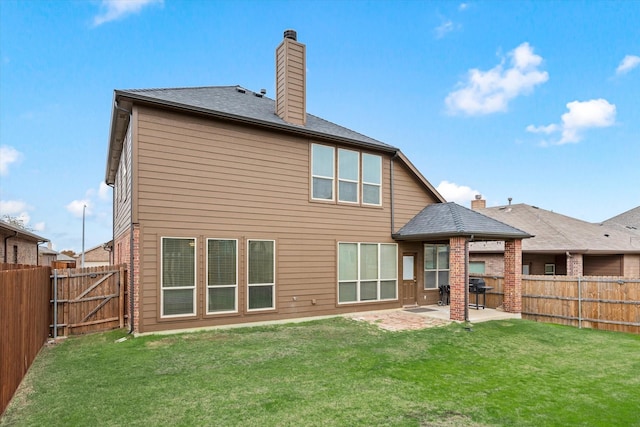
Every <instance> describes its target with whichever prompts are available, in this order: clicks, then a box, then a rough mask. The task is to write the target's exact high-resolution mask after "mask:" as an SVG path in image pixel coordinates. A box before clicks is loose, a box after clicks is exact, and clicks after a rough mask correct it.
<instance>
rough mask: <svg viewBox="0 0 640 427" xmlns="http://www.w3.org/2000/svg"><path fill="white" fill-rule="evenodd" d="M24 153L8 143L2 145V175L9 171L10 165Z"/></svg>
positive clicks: (0, 167) (0, 166) (0, 159)
mask: <svg viewBox="0 0 640 427" xmlns="http://www.w3.org/2000/svg"><path fill="white" fill-rule="evenodd" d="M21 156H22V154H21V153H20V152H19V151H18V150H16V149H15V148H13V147H10V146H8V145H3V146H0V175H6V174H8V173H9V165H10V164H12V163H15V162H17V161H18V160H20V157H21Z"/></svg>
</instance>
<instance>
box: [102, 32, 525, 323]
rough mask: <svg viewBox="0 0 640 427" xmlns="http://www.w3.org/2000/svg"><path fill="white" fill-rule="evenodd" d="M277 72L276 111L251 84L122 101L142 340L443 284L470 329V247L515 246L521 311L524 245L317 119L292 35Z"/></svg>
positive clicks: (117, 214) (323, 310)
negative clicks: (472, 242)
mask: <svg viewBox="0 0 640 427" xmlns="http://www.w3.org/2000/svg"><path fill="white" fill-rule="evenodd" d="M276 63H277V64H276V69H277V70H276V86H277V87H276V99H275V100H272V99H269V98H267V97H266V96H265V92H264V91H260V92H259V93H256V92H252V91H249V90H246V89H244V88H242V87H240V86H222V87H199V88H178V89H148V90H144V89H143V90H116V91H115V95H114V102H113V111H112V117H111V131H110V137H109V149H108V157H107V165H106V176H105V180H106V183H107V184H108V185H110V186H112V187H113V189H114V196H113V203H114V208H113V210H114V224H113V227H114V230H113V235H114V242H113V243H114V244H113V262H114V263H117V264H119V263H126V264H128V265H129V269H128V271H129V274H130V276H129V281H128V283H129V286H130V288H129V296H130V298H131V300H130V304H131V310H130V313H131V316H130V318H129V319H130V320H129V321H130V322H131V323H130V327H131V329H132V330H133V331H135V332H140V333H144V332H153V331H160V330H169V329H182V328H199V327H207V326H215V325H224V324H236V323H248V322H257V321H267V320H278V319H292V318H301V317H310V316H320V315H336V314H341V313H347V312H356V311H366V310H372V309H389V308H398V307H402V306H403V305H416V304H432V303H435V302H437V301H438V299H439V291H438V286H439V285H443V284H450V285H451V288H452V291H451V292H452V298H451V299H452V306H451V317H452V318H453V319H455V320H464V319H465V315H466V311H465V310H466V304H464V301H465V299H464V297H465V292H466V291H467V288H468V287H467V285H466V257H465V256H464V254H465V248H466V242H467V241H468V240H469V239H470V238H471V236H477V238H478V239H482V238H483V237H490V238H492V239H494V240H495V239H500V238H504V239H507V240H508V242H507V247H508V252H509V253H510V254H511V255H513V256H512V257H510V258H509V260H508V261H507V262H506V268H507V269H508V270H509V271H513V275H512V276H510V278H508V279H507V280H505V282H506V284H505V287H506V288H507V289H513V290H514V291H513V292H511V293H509V294H508V295H509V296H508V297H507V298H506V301H505V308H506V310H507V311H513V312H519V311H520V287H519V283H520V282H519V280H520V263H519V259H520V258H519V257H520V251H519V249H520V247H521V239H522V238H526V237H528V235H527V234H526V233H524V232H522V231H520V230H515V229H514V228H512V227H509V226H506V225H504V224H499V223H496V222H495V221H493V220H491V219H490V218H487V217H485V216H483V215H480V214H477V213H475V212H472V211H471V210H469V209H467V208H463V207H461V206H458V205H455V204H453V203H444V202H445V200H444V199H443V198H442V196H441V195H440V194H438V192H437V191H436V190H435V189H434V187H433V186H432V185H431V184H430V183H429V182H428V181H427V180H426V179H425V178H424V177H423V175H422V174H421V173H420V172H419V171H418V170H417V169H416V168H415V166H414V165H413V164H412V163H411V162H410V161H409V159H407V158H406V157H405V155H404V154H403V153H402V152H401V151H400V150H399V149H398V148H396V147H393V146H390V145H388V144H385V143H383V142H380V141H377V140H375V139H373V138H370V137H367V136H364V135H362V134H360V133H357V132H354V131H352V130H350V129H346V128H344V127H341V126H338V125H336V124H334V123H331V122H329V121H326V120H323V119H321V118H319V117H316V116H313V115H310V114H307V112H306V83H305V68H306V59H305V46H304V45H303V44H301V43H299V42H297V41H296V36H295V32H293V31H287V32H285V38H284V40H283V41H282V43H281V44H280V46H279V47H278V49H277V51H276ZM434 206H435V207H437V208H433V207H434ZM461 217H462V220H461ZM434 224H435V225H436V226H434ZM483 233H484V234H483ZM509 287H511V288H509Z"/></svg>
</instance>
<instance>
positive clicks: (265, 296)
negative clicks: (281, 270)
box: [247, 240, 276, 311]
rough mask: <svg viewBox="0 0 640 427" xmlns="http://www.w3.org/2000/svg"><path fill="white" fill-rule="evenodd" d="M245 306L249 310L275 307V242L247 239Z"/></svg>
mask: <svg viewBox="0 0 640 427" xmlns="http://www.w3.org/2000/svg"><path fill="white" fill-rule="evenodd" d="M247 278H248V280H247V287H248V292H247V307H248V310H249V311H257V310H271V309H274V308H275V307H276V305H275V298H276V242H275V241H274V240H248V241H247Z"/></svg>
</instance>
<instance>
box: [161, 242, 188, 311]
mask: <svg viewBox="0 0 640 427" xmlns="http://www.w3.org/2000/svg"><path fill="white" fill-rule="evenodd" d="M160 264H161V266H160V283H161V288H162V289H161V293H160V298H161V307H162V308H161V315H162V317H176V316H193V315H195V314H196V239H194V238H188V237H187V238H182V237H162V238H161V255H160Z"/></svg>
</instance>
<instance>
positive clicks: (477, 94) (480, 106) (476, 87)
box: [445, 42, 549, 115]
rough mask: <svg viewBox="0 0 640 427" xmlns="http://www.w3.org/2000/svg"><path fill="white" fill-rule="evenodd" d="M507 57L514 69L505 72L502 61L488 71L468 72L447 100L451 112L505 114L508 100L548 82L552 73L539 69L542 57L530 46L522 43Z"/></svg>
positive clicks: (474, 69) (474, 70)
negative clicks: (466, 76) (464, 80)
mask: <svg viewBox="0 0 640 427" xmlns="http://www.w3.org/2000/svg"><path fill="white" fill-rule="evenodd" d="M508 56H509V57H510V58H511V60H510V63H511V66H510V67H508V68H506V69H505V67H504V62H505V60H504V59H503V60H502V61H501V63H500V64H498V65H496V66H495V67H493V68H492V69H490V70H488V71H482V70H479V69H477V68H473V69H471V70H469V72H468V79H467V81H466V82H460V83H458V87H459V89H457V90H455V91H453V92H451V93H449V95H447V98H446V99H445V104H446V105H447V108H448V110H449V112H450V113H452V114H456V113H463V114H467V115H482V114H491V113H496V112H500V111H506V110H507V107H508V104H509V101H511V100H512V99H514V98H516V97H517V96H520V95H526V94H529V93H531V92H532V91H533V89H534V88H535V86H537V85H539V84H542V83H544V82H546V81H547V80H549V74H548V73H547V72H546V71H541V70H539V69H538V67H539V66H540V65H541V64H542V57H541V56H539V55H536V54H534V53H533V48H532V47H531V46H530V45H529V43H527V42H525V43H522V44H521V45H520V46H518V47H517V48H515V49H514V50H512V51H511V52H509V54H508Z"/></svg>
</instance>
